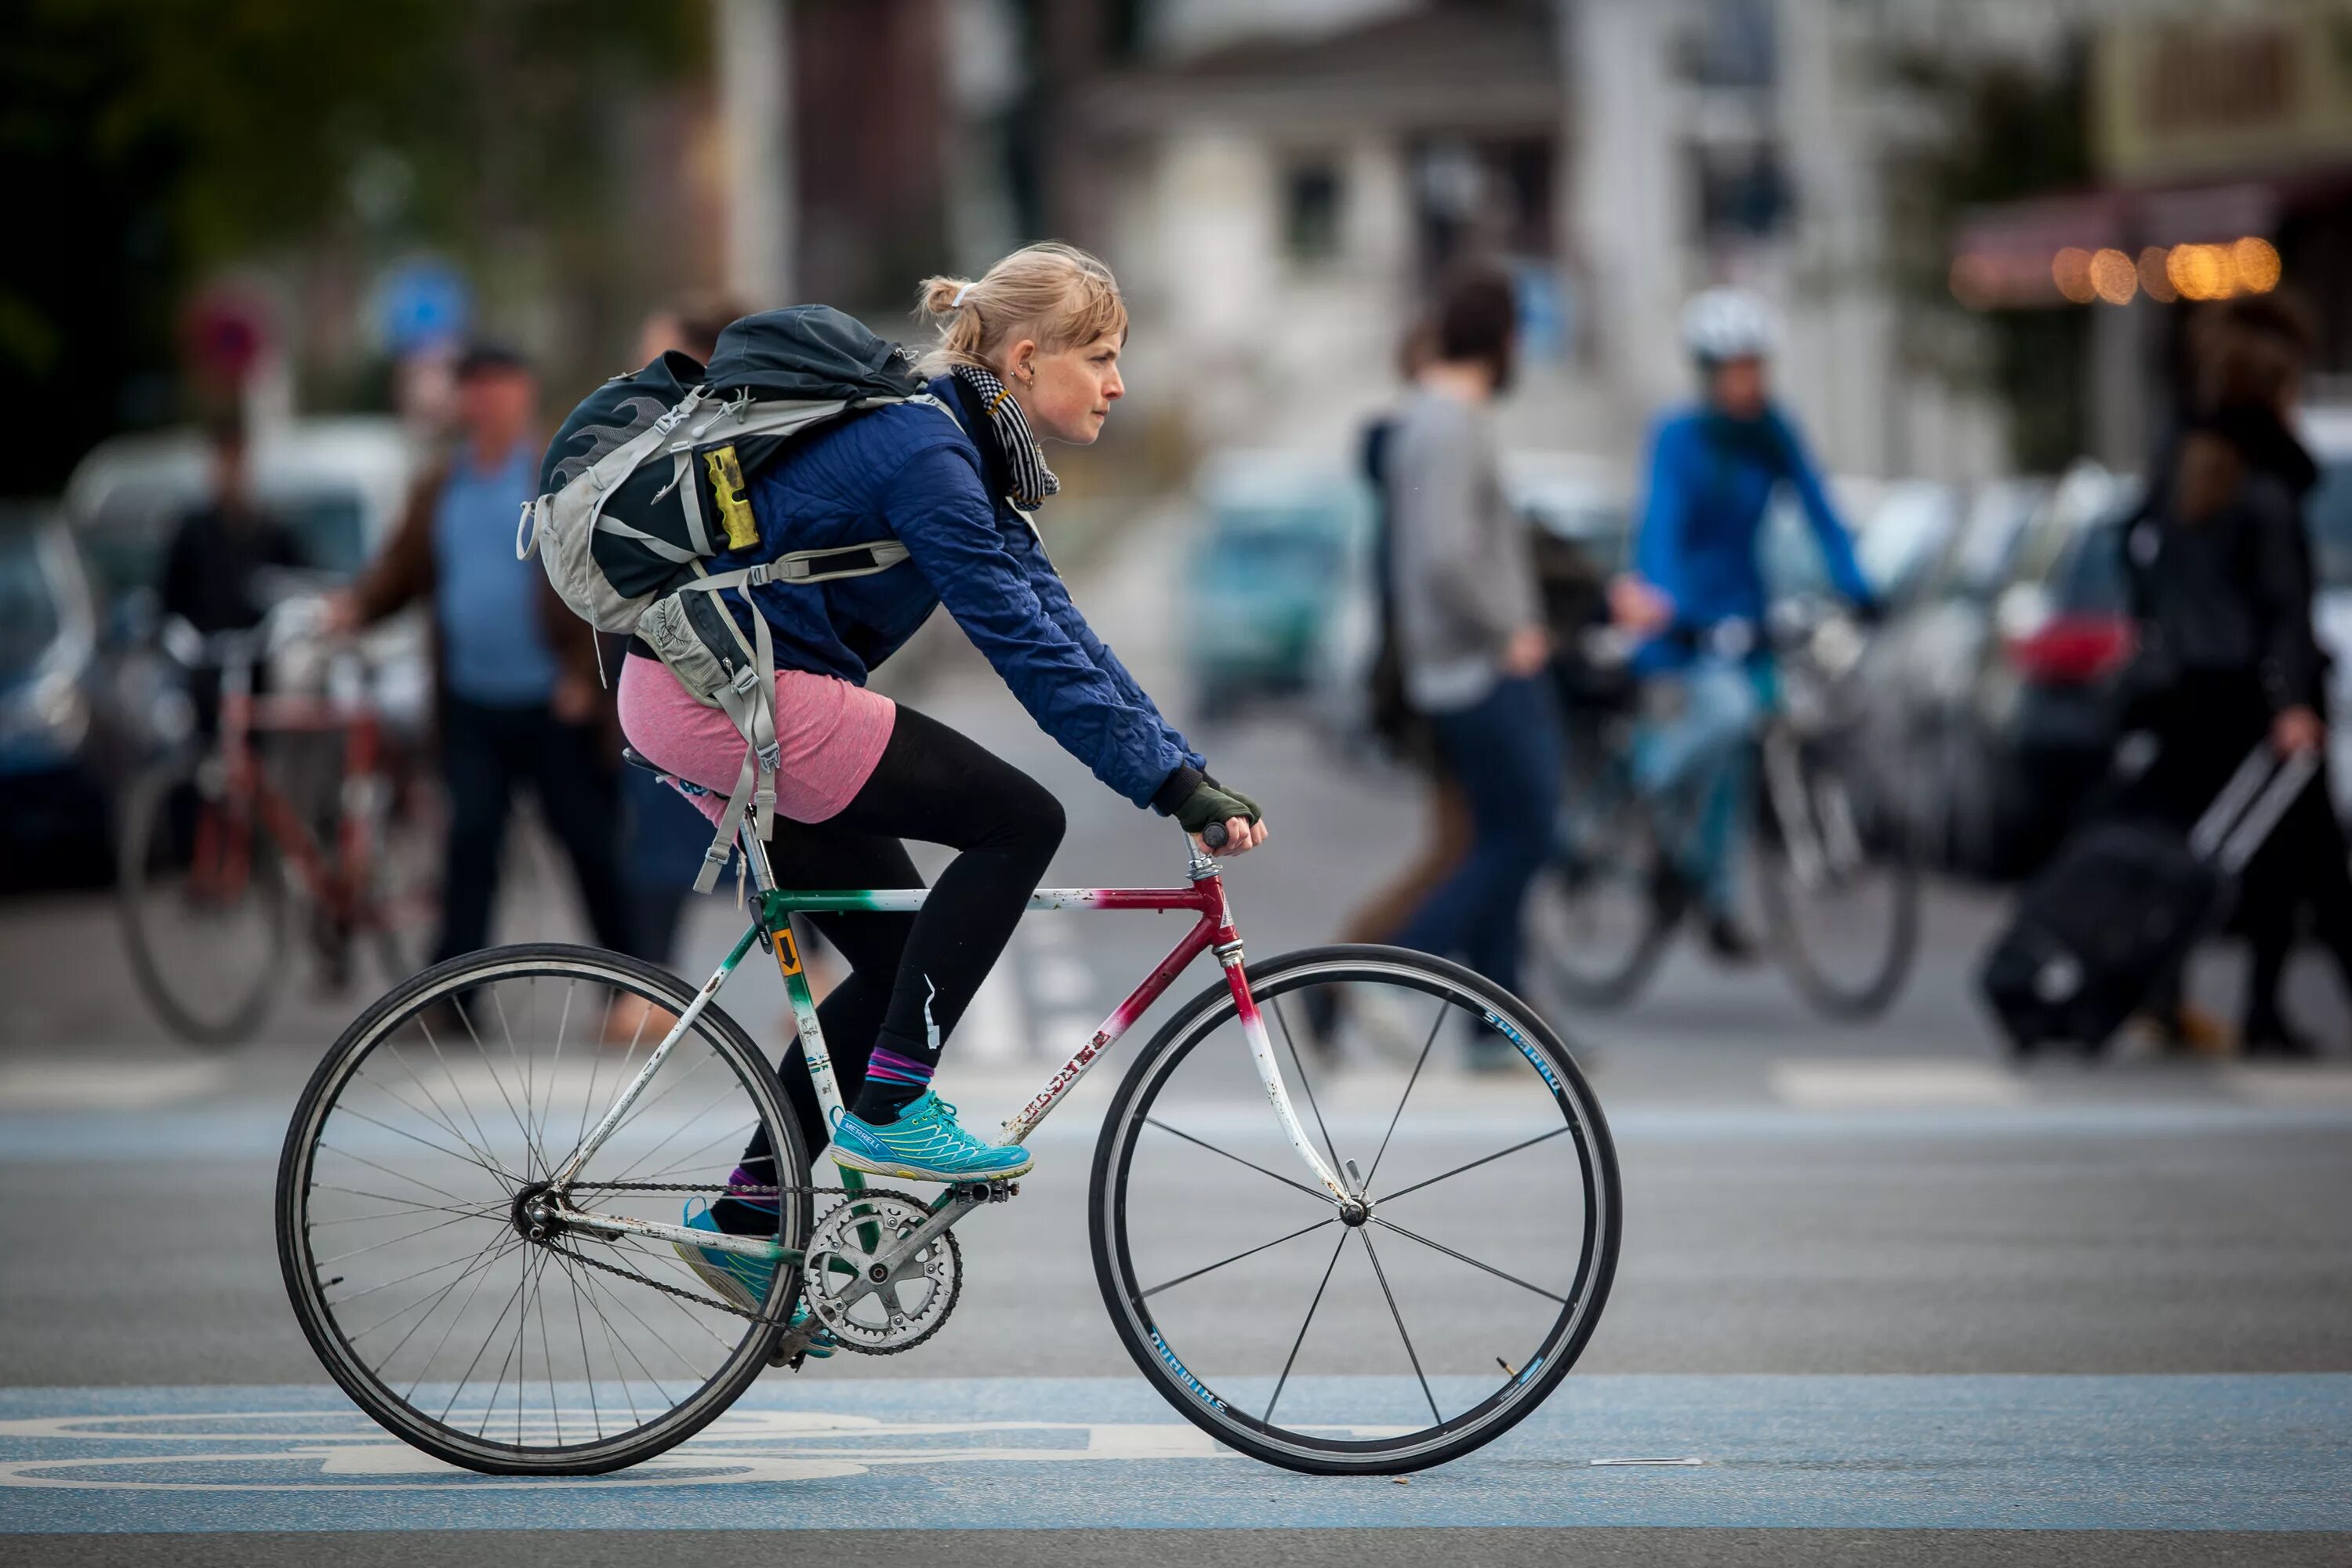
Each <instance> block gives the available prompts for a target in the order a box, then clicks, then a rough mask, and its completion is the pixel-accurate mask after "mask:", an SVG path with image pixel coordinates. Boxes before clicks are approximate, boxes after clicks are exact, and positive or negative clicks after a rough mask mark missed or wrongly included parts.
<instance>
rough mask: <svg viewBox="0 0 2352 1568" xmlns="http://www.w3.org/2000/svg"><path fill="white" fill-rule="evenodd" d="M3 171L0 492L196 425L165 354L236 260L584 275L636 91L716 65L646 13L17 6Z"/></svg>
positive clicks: (516, 3) (231, 2)
mask: <svg viewBox="0 0 2352 1568" xmlns="http://www.w3.org/2000/svg"><path fill="white" fill-rule="evenodd" d="M5 13H6V21H5V26H6V31H7V43H6V46H5V48H0V170H5V177H6V181H7V187H8V189H9V191H10V193H11V195H12V197H13V198H14V205H15V206H16V211H17V212H18V213H19V214H20V215H22V218H20V221H23V219H26V218H29V219H31V220H33V221H32V222H30V223H28V224H26V226H25V227H23V228H21V229H20V230H19V233H18V237H17V240H16V243H15V244H13V245H11V246H9V247H7V248H6V252H5V257H0V414H5V417H6V419H7V421H8V424H9V426H10V427H11V429H12V431H13V432H14V439H13V441H12V444H13V445H15V446H16V448H17V449H18V451H19V452H21V453H22V454H23V455H24V456H23V458H21V459H20V462H19V465H18V467H17V470H16V473H14V474H13V475H11V476H10V478H9V479H8V481H6V488H8V489H35V488H43V487H47V486H50V485H54V483H55V482H56V481H57V480H58V479H60V478H61V477H62V476H63V474H64V472H65V471H66V470H67V469H68V468H69V467H70V466H71V464H72V463H73V461H74V460H75V458H78V457H79V454H80V453H81V451H82V450H83V449H84V448H85V447H87V446H88V445H89V442H90V441H92V440H93V439H95V438H97V437H100V436H102V435H104V434H106V433H107V432H108V431H109V430H111V429H115V428H119V427H121V426H123V425H126V424H129V425H137V424H144V423H151V422H153V421H155V420H158V419H161V418H164V417H168V416H171V415H173V413H176V412H180V411H181V409H180V408H179V406H178V405H179V396H178V393H177V390H176V378H175V376H174V374H173V372H174V363H173V342H172V334H173V322H174V321H175V319H176V314H177V312H178V310H179V309H180V306H181V305H182V303H183V301H184V299H185V297H186V294H187V291H188V290H189V289H190V288H191V287H192V286H193V285H194V284H195V283H197V282H199V281H201V280H202V279H203V278H204V277H205V275H207V274H208V273H210V272H212V271H214V270H215V269H216V268H220V267H222V266H223V265H225V264H227V263H231V262H235V261H238V260H242V259H246V258H262V257H270V256H273V255H283V254H286V253H287V252H289V251H301V250H315V249H318V248H320V247H328V248H335V247H340V248H341V250H342V251H343V252H345V253H347V254H348V255H350V256H351V257H352V258H354V260H355V261H356V263H357V264H359V265H361V266H366V265H369V264H371V263H373V262H374V261H378V260H381V259H383V258H384V257H385V255H386V254H387V253H388V252H396V250H397V249H398V248H400V247H422V246H431V247H436V248H440V249H444V250H446V251H449V252H451V253H454V254H456V255H457V256H459V257H461V258H468V259H471V260H474V261H477V262H480V261H484V260H491V261H495V260H498V259H500V258H503V257H508V256H511V255H512V253H513V252H514V251H515V250H516V249H517V248H518V247H538V248H539V249H540V250H541V252H542V253H553V254H557V255H561V256H562V257H564V258H566V260H567V267H566V280H567V285H569V284H570V283H571V280H572V279H571V271H570V267H569V265H568V263H569V260H570V258H572V256H574V255H579V256H583V257H585V258H589V259H590V262H591V273H590V276H589V277H588V278H587V279H586V282H585V286H586V287H589V288H591V289H593V288H595V287H596V286H597V279H596V278H595V277H594V276H593V258H594V257H595V255H596V253H597V251H598V249H599V248H600V247H599V246H598V244H597V242H598V241H599V240H601V239H604V238H606V237H608V236H609V226H610V224H611V223H612V221H613V218H612V216H611V215H612V207H611V186H612V185H613V184H614V170H615V167H616V165H617V163H618V162H619V159H620V157H621V156H622V142H623V136H622V126H621V124H620V123H618V120H619V114H620V106H623V105H625V103H626V102H627V101H628V93H629V90H630V89H632V88H634V87H636V86H640V85H642V84H645V83H646V82H648V81H659V80H662V79H668V78H673V77H675V76H677V75H679V74H681V73H683V72H684V71H686V70H688V69H689V68H692V67H694V66H695V65H696V64H698V62H699V61H700V60H701V59H702V58H704V57H703V53H702V49H703V33H702V28H703V26H704V23H705V16H704V7H702V6H699V5H688V4H682V3H675V0H673V3H663V0H654V3H652V4H647V3H645V0H368V3H366V4H355V5H354V4H341V3H338V0H11V3H10V4H9V5H6V7H5Z"/></svg>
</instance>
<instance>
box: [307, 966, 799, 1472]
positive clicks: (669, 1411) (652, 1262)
mask: <svg viewBox="0 0 2352 1568" xmlns="http://www.w3.org/2000/svg"><path fill="white" fill-rule="evenodd" d="M453 967H455V968H456V969H457V973H454V974H450V973H442V972H436V973H435V974H428V975H426V976H425V977H423V983H422V984H420V985H419V987H418V988H417V989H416V991H415V993H414V994H412V995H411V997H410V998H409V1000H408V1002H407V1003H406V1004H405V1005H402V1006H398V1007H394V1008H392V1009H389V1010H387V1011H386V1013H385V1014H383V1016H380V1017H378V1018H377V1019H375V1020H374V1021H373V1024H372V1025H367V1026H362V1027H363V1028H364V1030H365V1032H364V1033H363V1034H362V1035H361V1037H359V1038H358V1039H356V1040H355V1041H353V1042H352V1047H351V1048H350V1049H348V1050H346V1051H343V1052H341V1053H339V1056H338V1058H337V1059H336V1061H335V1064H334V1068H333V1072H332V1076H331V1078H330V1079H327V1080H326V1081H325V1082H323V1083H322V1084H321V1086H320V1092H319V1093H317V1094H316V1095H315V1097H313V1098H312V1099H310V1100H306V1103H305V1108H304V1115H305V1117H306V1121H304V1122H301V1123H298V1134H297V1135H298V1139H299V1142H298V1144H297V1147H298V1149H299V1157H298V1158H296V1159H294V1160H292V1161H289V1171H288V1175H287V1180H286V1199H287V1209H288V1213H287V1226H286V1229H287V1247H288V1258H287V1261H288V1275H289V1287H290V1288H291V1289H293V1291H294V1293H295V1295H296V1298H297V1304H298V1306H299V1308H300V1309H301V1310H303V1312H304V1315H305V1317H306V1319H307V1320H308V1322H309V1326H310V1327H311V1328H312V1330H313V1333H312V1339H313V1343H314V1344H315V1345H316V1346H317V1347H318V1349H319V1350H320V1353H321V1355H322V1356H323V1357H324V1358H325V1359H326V1360H327V1362H328V1364H329V1367H330V1370H331V1371H333V1372H334V1373H336V1375H337V1377H338V1379H339V1380H340V1381H341V1382H342V1383H343V1384H344V1385H345V1387H346V1388H348V1389H351V1390H352V1392H353V1393H354V1394H356V1395H360V1396H362V1404H364V1405H367V1406H368V1408H369V1409H370V1412H371V1414H373V1415H377V1416H378V1418H379V1419H383V1420H385V1421H386V1422H387V1424H388V1425H392V1426H394V1429H395V1430H398V1431H400V1432H401V1433H402V1435H404V1436H411V1437H412V1438H421V1439H423V1440H424V1441H425V1442H427V1443H428V1444H430V1445H432V1446H434V1447H436V1448H437V1449H439V1450H441V1451H443V1452H445V1453H447V1454H449V1455H451V1456H452V1457H455V1458H458V1459H460V1460H461V1461H462V1462H467V1463H478V1464H483V1465H485V1466H491V1467H497V1466H518V1467H528V1466H531V1465H556V1464H562V1463H566V1462H582V1461H593V1459H594V1458H596V1457H597V1456H599V1455H602V1454H613V1453H624V1452H626V1451H629V1450H631V1449H633V1448H642V1447H644V1446H645V1445H646V1443H647V1442H648V1440H655V1439H658V1437H659V1435H660V1434H662V1433H665V1432H668V1433H672V1434H674V1436H672V1437H670V1438H669V1440H675V1437H676V1436H684V1435H685V1433H686V1432H688V1431H691V1430H692V1429H694V1428H695V1427H697V1426H700V1425H701V1424H702V1422H703V1421H705V1420H708V1419H709V1416H710V1415H714V1414H716V1413H717V1411H718V1410H719V1409H721V1408H723V1407H724V1405H725V1404H726V1402H727V1401H728V1400H730V1399H731V1398H732V1396H733V1394H734V1392H735V1390H736V1388H737V1387H739V1386H740V1380H741V1379H743V1378H745V1377H747V1376H748V1375H751V1374H753V1373H756V1370H757V1365H758V1363H760V1362H761V1361H762V1360H763V1359H764V1355H765V1351H766V1345H767V1343H768V1342H769V1341H770V1339H771V1338H772V1330H771V1329H770V1328H769V1327H768V1326H767V1324H765V1323H762V1322H758V1321H754V1320H753V1318H752V1317H751V1315H750V1314H749V1312H748V1311H746V1310H743V1309H746V1308H751V1309H756V1310H760V1311H761V1312H763V1313H764V1314H765V1315H766V1316H767V1317H768V1318H769V1319H771V1320H774V1319H777V1318H780V1317H781V1316H782V1313H783V1312H784V1310H786V1309H787V1307H788V1306H789V1303H790V1302H791V1300H793V1296H794V1295H795V1293H796V1289H797V1279H796V1276H795V1274H794V1271H793V1269H792V1268H781V1269H779V1270H778V1271H777V1275H776V1279H775V1282H774V1284H773V1286H772V1288H771V1290H770V1292H769V1293H768V1295H767V1296H766V1297H765V1299H764V1300H752V1299H751V1297H750V1296H749V1295H748V1294H747V1295H746V1296H745V1297H743V1298H742V1299H741V1300H738V1301H735V1302H734V1303H733V1304H732V1307H731V1308H730V1305H728V1304H726V1303H727V1302H728V1298H727V1297H726V1296H725V1295H724V1294H722V1290H721V1288H720V1287H719V1286H718V1285H717V1284H715V1283H714V1282H713V1281H712V1280H711V1279H707V1278H705V1277H704V1276H703V1275H702V1274H700V1273H698V1271H697V1270H695V1269H694V1268H691V1267H689V1265H688V1262H687V1261H686V1260H685V1259H683V1258H680V1257H679V1256H678V1254H677V1252H676V1250H675V1249H674V1247H672V1246H671V1244H670V1243H669V1242H667V1241H666V1240H659V1239H655V1238H647V1237H617V1238H616V1237H603V1236H597V1235H593V1234H590V1233H587V1232H584V1231H581V1230H577V1229H574V1228H571V1227H567V1226H564V1225H563V1224H562V1222H561V1221H560V1220H557V1221H555V1222H554V1223H552V1224H549V1223H546V1222H545V1221H544V1220H543V1219H542V1217H541V1216H542V1215H544V1214H545V1212H546V1210H547V1209H548V1207H549V1205H548V1204H547V1203H546V1201H545V1196H544V1190H545V1187H546V1184H547V1179H548V1175H549V1173H550V1170H551V1167H552V1166H555V1165H558V1164H560V1163H562V1161H563V1160H564V1159H565V1157H566V1156H567V1155H568V1154H569V1153H570V1152H571V1151H572V1149H573V1148H575V1147H576V1146H577V1145H578V1143H579V1142H580V1140H581V1138H582V1137H583V1135H584V1133H585V1132H586V1131H587V1130H588V1129H589V1128H590V1127H592V1126H593V1125H594V1124H595V1122H596V1121H598V1120H599V1119H600V1118H601V1117H602V1115H603V1114H604V1110H605V1108H606V1107H607V1106H608V1105H610V1104H611V1103H612V1101H613V1100H614V1097H615V1096H616V1095H617V1094H618V1093H619V1091H620V1089H622V1087H623V1086H624V1085H625V1083H626V1082H627V1081H629V1079H630V1078H631V1077H632V1076H633V1075H634V1074H635V1072H636V1071H637V1070H638V1069H639V1068H642V1067H643V1066H644V1064H645V1062H646V1059H647V1058H648V1057H649V1055H650V1053H651V1051H652V1048H653V1047H654V1046H655V1045H656V1044H657V1043H658V1041H659V1039H660V1038H661V1036H662V1035H663V1033H664V1032H666V1030H667V1027H668V1026H669V1020H670V1017H671V1016H672V1015H670V1014H669V1013H667V1011H666V1009H669V1008H682V1007H683V1006H684V1005H686V1001H687V998H686V997H685V995H683V994H677V993H674V992H665V991H660V990H656V988H655V987H653V986H651V985H649V984H647V983H646V981H644V980H643V979H642V978H639V977H636V976H634V975H631V974H629V973H626V972H625V971H621V970H618V969H611V970H607V969H602V968H597V967H594V966H592V965H584V964H564V963H551V962H549V961H547V960H545V959H537V960H530V959H518V960H515V961H512V962H509V963H498V962H495V961H493V962H491V963H480V962H478V961H459V964H458V965H457V966H453ZM436 975H437V976H438V977H439V978H440V982H441V983H440V984H434V983H433V982H434V981H435V980H436ZM461 995H462V996H463V997H464V998H465V1001H464V1003H463V1005H459V1004H458V1003H457V1000H456V998H457V997H459V996H461ZM608 995H609V998H610V1000H609V1001H608ZM755 1070H756V1071H758V1072H761V1073H764V1072H765V1071H766V1070H767V1069H766V1068H765V1065H764V1064H763V1063H761V1061H760V1060H759V1058H758V1057H757V1055H756V1054H755V1053H750V1052H746V1051H743V1050H741V1049H740V1047H738V1048H736V1049H730V1048H729V1046H728V1043H727V1041H726V1038H725V1036H724V1034H723V1033H722V1026H721V1025H720V1024H719V1022H718V1020H716V1019H715V1018H713V1016H711V1015H709V1014H706V1015H705V1016H703V1017H702V1018H700V1019H698V1021H697V1023H696V1025H695V1026H693V1027H692V1028H691V1029H690V1030H689V1032H688V1034H687V1035H685V1036H684V1037H681V1038H680V1040H679V1041H678V1044H677V1047H675V1048H674V1050H673V1052H672V1054H671V1056H670V1057H669V1058H667V1060H666V1061H665V1062H664V1063H663V1066H662V1068H661V1069H660V1071H659V1072H658V1073H657V1074H656V1076H655V1077H654V1079H652V1080H651V1081H650V1082H649V1083H648V1084H647V1086H646V1089H645V1090H644V1091H643V1093H642V1095H641V1097H640V1098H639V1100H638V1101H637V1102H636V1104H635V1106H633V1107H632V1109H631V1112H630V1114H629V1115H628V1117H626V1118H625V1120H624V1121H622V1122H621V1123H620V1125H619V1126H618V1127H617V1128H616V1129H615V1131H614V1133H613V1135H612V1138H611V1140H610V1142H607V1143H606V1144H605V1145H604V1148H603V1149H602V1150H600V1152H598V1154H597V1155H596V1156H595V1157H594V1158H593V1160H591V1161H590V1162H589V1163H588V1164H587V1165H586V1166H585V1167H584V1169H583V1172H582V1173H581V1176H580V1179H579V1181H578V1183H577V1184H576V1185H575V1186H574V1187H573V1188H572V1195H573V1198H574V1200H575V1202H576V1203H577V1204H578V1205H580V1206H582V1207H585V1208H590V1209H593V1210H595V1211H597V1212H599V1213H602V1214H606V1215H624V1216H627V1217H633V1218H638V1219H646V1220H657V1221H661V1222H665V1223H670V1224H675V1223H677V1222H678V1220H679V1219H680V1217H681V1215H682V1213H683V1212H684V1211H685V1210H686V1208H687V1206H688V1205H689V1204H693V1203H696V1202H697V1200H699V1202H700V1203H701V1204H703V1205H707V1204H709V1203H712V1202H715V1201H718V1200H719V1199H721V1198H724V1197H726V1196H727V1195H728V1194H729V1192H730V1186H729V1183H730V1177H732V1176H733V1173H735V1171H736V1169H737V1168H738V1166H739V1164H740V1163H742V1161H743V1159H744V1155H745V1144H746V1142H748V1141H749V1139H750V1137H751V1133H752V1132H753V1131H755V1130H757V1129H759V1128H761V1126H762V1125H763V1124H764V1125H767V1126H770V1127H772V1126H773V1125H774V1121H775V1118H776V1117H777V1115H778V1114H779V1112H778V1110H777V1109H776V1101H775V1098H774V1096H773V1094H772V1092H766V1093H763V1092H762V1091H761V1090H760V1089H755V1088H754V1087H753V1085H752V1082H751V1074H752V1072H753V1071H755ZM787 1142H789V1138H788V1137H787ZM787 1153H788V1156H789V1153H790V1151H789V1148H788V1150H787ZM792 1179H793V1181H795V1182H797V1181H798V1179H799V1178H798V1175H797V1173H795V1174H794V1175H793V1178H792ZM762 1180H763V1181H764V1180H767V1179H766V1178H765V1177H764V1173H762ZM768 1184H772V1181H770V1182H769V1183H768ZM665 1189H670V1190H665ZM535 1200H536V1201H535ZM768 1201H771V1202H774V1203H776V1204H777V1205H778V1206H777V1212H776V1215H775V1217H774V1218H773V1219H772V1221H770V1222H769V1223H770V1225H771V1226H772V1229H771V1230H770V1231H769V1232H768V1233H767V1236H768V1238H769V1239H781V1238H784V1237H791V1238H793V1241H794V1244H795V1245H797V1243H798V1239H799V1238H801V1237H803V1236H804V1235H805V1231H806V1226H807V1203H806V1199H805V1197H804V1196H803V1195H802V1194H798V1193H786V1194H782V1195H781V1196H780V1197H773V1198H770V1199H769V1200H768ZM533 1228H538V1229H540V1230H541V1232H542V1233H543V1234H542V1235H541V1236H538V1237H534V1236H532V1235H530V1231H531V1230H532V1229H533Z"/></svg>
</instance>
